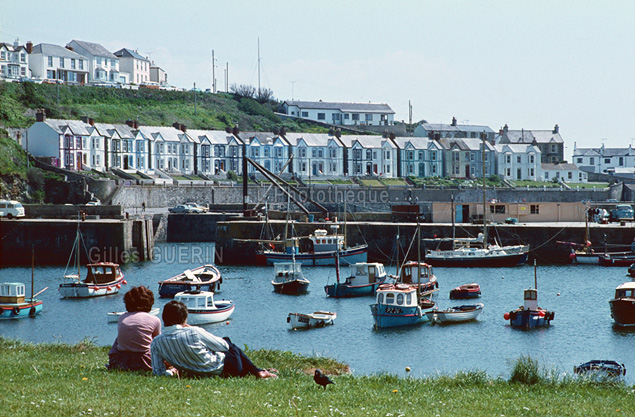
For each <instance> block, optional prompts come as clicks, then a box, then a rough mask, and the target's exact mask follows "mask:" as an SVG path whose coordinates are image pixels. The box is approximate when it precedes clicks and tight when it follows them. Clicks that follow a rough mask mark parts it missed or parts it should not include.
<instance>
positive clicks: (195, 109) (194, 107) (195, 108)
mask: <svg viewBox="0 0 635 417" xmlns="http://www.w3.org/2000/svg"><path fill="white" fill-rule="evenodd" d="M194 116H196V83H194Z"/></svg>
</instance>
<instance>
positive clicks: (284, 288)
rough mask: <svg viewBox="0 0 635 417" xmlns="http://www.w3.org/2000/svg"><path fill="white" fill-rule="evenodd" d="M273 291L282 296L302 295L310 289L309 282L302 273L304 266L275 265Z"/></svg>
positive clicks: (292, 264) (281, 263)
mask: <svg viewBox="0 0 635 417" xmlns="http://www.w3.org/2000/svg"><path fill="white" fill-rule="evenodd" d="M273 275H274V276H273V280H272V281H271V284H272V285H273V291H274V292H277V293H280V294H302V293H305V292H307V290H308V289H309V280H308V279H306V278H305V277H304V274H303V273H302V264H299V263H296V262H278V263H275V264H273Z"/></svg>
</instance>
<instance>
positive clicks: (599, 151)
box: [573, 146, 635, 158]
mask: <svg viewBox="0 0 635 417" xmlns="http://www.w3.org/2000/svg"><path fill="white" fill-rule="evenodd" d="M632 155H635V149H633V148H632V147H630V146H629V147H628V148H605V147H601V148H575V150H574V151H573V156H602V157H605V158H610V157H612V156H632Z"/></svg>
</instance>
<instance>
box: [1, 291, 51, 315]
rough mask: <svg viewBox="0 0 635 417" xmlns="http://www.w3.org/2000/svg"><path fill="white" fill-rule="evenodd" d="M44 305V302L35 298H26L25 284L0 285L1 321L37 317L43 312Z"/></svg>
mask: <svg viewBox="0 0 635 417" xmlns="http://www.w3.org/2000/svg"><path fill="white" fill-rule="evenodd" d="M45 289H46V288H45ZM42 291H44V290H42ZM42 291H40V292H39V293H41V292H42ZM39 293H38V294H39ZM36 296H37V294H36ZM43 303H44V302H43V301H42V300H38V299H36V298H35V297H34V296H31V298H26V297H25V294H24V284H22V283H20V282H3V283H2V284H0V319H21V318H25V317H35V316H37V315H38V314H40V313H41V312H42V305H43Z"/></svg>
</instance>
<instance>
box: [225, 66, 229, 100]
mask: <svg viewBox="0 0 635 417" xmlns="http://www.w3.org/2000/svg"><path fill="white" fill-rule="evenodd" d="M225 91H226V92H228V93H229V62H226V63H225Z"/></svg>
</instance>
